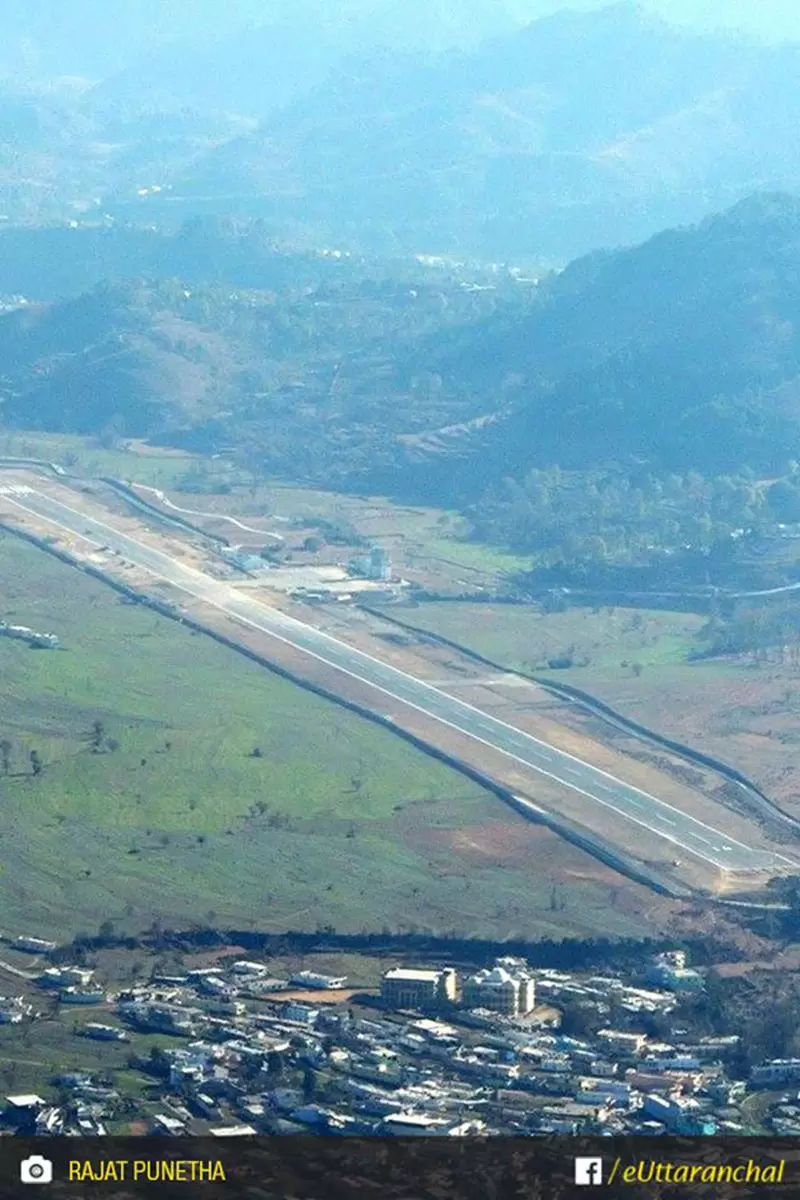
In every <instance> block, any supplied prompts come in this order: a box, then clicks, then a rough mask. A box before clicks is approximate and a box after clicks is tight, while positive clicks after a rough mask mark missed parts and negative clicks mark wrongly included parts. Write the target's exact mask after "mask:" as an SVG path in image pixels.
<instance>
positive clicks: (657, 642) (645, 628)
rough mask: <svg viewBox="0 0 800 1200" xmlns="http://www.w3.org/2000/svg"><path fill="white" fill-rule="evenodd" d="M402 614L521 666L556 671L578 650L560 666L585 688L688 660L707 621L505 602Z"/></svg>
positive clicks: (427, 607)
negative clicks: (554, 663) (552, 666)
mask: <svg viewBox="0 0 800 1200" xmlns="http://www.w3.org/2000/svg"><path fill="white" fill-rule="evenodd" d="M397 615H398V616H399V617H401V618H402V619H406V620H408V621H409V622H411V623H412V624H414V625H418V626H419V627H420V628H423V629H428V630H430V631H431V632H432V633H438V634H440V635H441V636H443V637H447V638H450V639H451V640H453V641H456V642H460V643H461V644H462V645H465V646H467V647H469V648H470V649H472V650H475V651H476V652H477V653H478V654H483V655H485V656H486V657H487V658H491V659H493V660H494V661H496V662H499V663H502V664H503V665H504V666H507V667H509V668H510V669H513V670H520V671H527V672H529V673H530V672H543V673H548V666H547V663H548V660H549V659H551V658H556V657H558V656H560V655H566V654H571V655H572V656H573V657H574V659H575V661H576V663H581V664H582V665H580V666H575V667H573V668H571V669H568V670H559V671H558V672H557V677H558V678H559V679H560V678H564V679H565V680H568V681H570V682H574V683H576V684H577V685H578V686H580V684H581V681H585V682H587V683H588V682H589V681H590V680H591V679H593V678H594V679H606V678H615V677H620V676H621V677H625V676H629V675H630V674H631V672H632V670H633V664H634V663H637V664H639V665H640V666H641V668H642V671H643V672H644V671H645V670H646V671H648V672H650V671H652V670H655V669H664V668H668V667H674V666H676V665H679V664H681V663H685V662H686V660H687V655H688V654H689V653H690V651H691V650H692V649H696V648H697V647H698V645H699V644H700V643H699V641H698V634H699V632H700V630H701V629H702V627H703V625H704V624H705V620H704V618H703V617H700V616H697V615H696V614H694V613H672V612H662V611H657V610H639V609H624V608H613V609H608V608H604V609H602V610H593V609H588V608H575V609H571V610H570V611H568V612H562V613H543V612H540V611H539V610H538V609H537V608H534V607H533V606H527V605H526V606H521V607H516V606H512V605H504V604H459V603H435V604H422V605H418V606H415V607H411V608H408V609H402V608H398V609H397ZM623 664H626V665H623ZM550 673H552V672H550Z"/></svg>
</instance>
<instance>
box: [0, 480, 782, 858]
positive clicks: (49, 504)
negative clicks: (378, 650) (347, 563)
mask: <svg viewBox="0 0 800 1200" xmlns="http://www.w3.org/2000/svg"><path fill="white" fill-rule="evenodd" d="M5 492H6V496H5V502H6V503H7V504H11V505H14V506H16V507H18V508H19V509H21V510H23V511H26V512H29V513H33V514H35V515H36V516H38V517H44V518H45V519H46V520H48V521H50V522H51V523H52V524H54V525H56V526H57V527H59V528H60V529H62V530H63V531H66V532H68V533H70V534H71V535H72V536H75V535H77V536H79V537H82V538H83V539H84V540H85V541H86V542H88V543H90V544H92V545H95V546H98V547H100V546H106V547H109V548H110V549H112V550H116V551H118V552H119V553H120V554H121V555H122V556H123V558H124V559H126V560H128V561H130V562H133V563H135V564H136V565H137V566H138V567H140V568H144V569H146V570H147V571H149V572H151V573H152V574H153V575H155V576H157V577H158V578H160V579H164V580H167V581H169V583H171V584H172V585H173V586H175V587H177V588H179V589H180V590H182V591H184V592H186V593H188V594H189V595H191V596H194V597H195V598H197V599H201V600H204V601H206V602H208V603H210V604H212V605H214V607H216V608H217V609H220V610H221V611H223V612H225V613H227V614H228V615H229V616H232V617H236V618H238V619H239V620H240V621H243V622H244V623H245V624H247V625H250V626H252V627H253V628H255V629H259V630H261V631H262V632H263V633H265V634H268V635H269V636H270V637H273V638H275V639H276V640H278V641H281V642H284V643H286V644H288V645H291V646H294V647H296V648H298V649H301V650H303V651H305V652H306V653H307V654H309V655H312V656H313V657H314V658H317V659H318V660H320V661H322V662H324V663H327V664H328V665H329V666H332V667H335V668H337V669H338V670H340V671H342V672H344V673H345V674H347V675H349V676H350V677H351V678H354V679H357V680H359V681H361V682H362V683H365V684H368V685H369V686H371V687H372V688H374V689H375V690H376V691H378V692H381V693H383V694H384V695H385V696H387V697H389V698H392V699H396V700H399V701H402V702H403V704H406V705H408V706H410V707H412V708H414V709H416V710H417V711H419V712H421V713H424V714H425V715H426V716H428V717H429V718H433V719H435V720H437V721H439V722H441V723H442V724H445V725H448V726H450V727H451V728H453V729H456V730H458V731H459V732H460V733H463V734H467V735H468V736H469V737H471V738H472V739H474V740H475V741H477V742H481V743H483V744H484V745H486V746H488V747H490V748H491V749H492V750H495V751H500V752H502V753H503V754H505V755H506V756H507V757H508V758H510V759H512V760H514V761H515V762H517V763H520V764H522V765H524V766H525V767H528V768H531V769H533V770H534V771H535V772H537V773H538V774H540V775H543V776H545V777H547V778H548V779H551V780H554V781H556V782H558V783H560V784H563V785H565V786H566V787H568V788H571V789H572V790H573V791H575V792H579V793H580V794H581V795H583V796H586V797H587V798H588V799H590V800H591V801H593V802H594V803H596V804H598V805H600V806H602V807H603V808H607V809H611V810H613V811H614V812H615V813H618V814H620V815H622V816H623V817H625V818H626V819H627V820H629V821H631V822H633V823H634V824H635V825H639V826H642V827H644V828H645V829H648V830H650V831H651V832H652V833H656V834H658V835H659V836H660V837H662V838H664V839H665V840H666V841H667V842H670V843H672V846H673V847H674V848H675V850H674V851H673V852H676V851H677V856H680V852H688V853H690V854H692V855H694V856H695V857H697V858H700V859H703V860H704V861H705V862H707V863H712V864H713V865H714V866H716V867H719V868H721V869H723V870H731V871H764V870H766V871H769V870H779V869H781V868H786V867H787V866H789V865H791V864H792V863H793V859H790V858H788V857H785V856H783V855H781V854H777V853H773V852H771V851H768V850H763V849H758V848H756V847H752V846H748V845H745V844H744V843H743V842H740V841H737V840H736V839H735V838H733V837H730V836H729V835H727V834H726V833H724V832H722V831H721V830H719V829H715V828H713V827H712V826H710V825H707V824H705V823H704V822H702V821H699V820H697V819H696V818H694V817H692V816H689V815H688V814H687V813H685V812H682V811H681V810H680V809H678V808H674V807H673V806H672V805H671V804H668V803H667V802H666V801H664V800H660V799H659V798H658V797H657V796H653V795H650V794H649V793H648V792H645V791H642V790H641V789H639V788H636V787H633V786H632V785H631V784H628V783H625V782H623V781H622V780H620V779H617V778H616V777H615V776H613V775H611V774H609V773H608V772H606V771H602V770H601V769H600V768H599V767H595V766H592V765H591V764H589V763H587V762H584V761H583V760H582V759H579V758H576V757H575V756H574V755H572V754H568V753H567V752H566V751H564V750H559V749H557V748H556V747H555V746H551V745H549V744H548V743H547V742H543V741H541V740H540V739H539V738H536V737H534V736H533V735H531V734H528V733H524V732H522V730H519V729H515V728H514V727H513V726H511V725H508V724H506V723H505V722H504V721H501V720H499V719H498V718H497V717H493V716H490V715H489V714H488V713H485V712H482V711H481V710H480V709H478V708H475V707H473V706H472V705H470V704H467V703H465V702H464V701H463V700H459V699H458V698H457V697H455V696H451V695H448V694H447V692H445V691H443V690H442V688H441V685H439V686H436V685H434V684H431V683H428V682H425V681H423V680H421V679H416V678H415V677H414V676H412V675H408V674H407V673H406V672H404V671H401V670H399V669H398V668H397V667H393V666H390V665H389V664H388V663H385V662H382V661H381V660H380V659H377V658H374V657H372V656H371V655H369V654H366V653H364V652H363V651H361V650H356V649H355V648H353V647H352V646H349V645H347V644H346V643H344V642H341V641H338V640H337V639H336V638H334V637H332V636H331V635H330V634H327V633H324V632H323V631H321V630H319V629H315V628H313V627H312V626H310V625H306V624H304V623H303V622H301V621H297V620H295V619H294V618H292V617H289V616H287V615H286V614H285V613H280V612H277V611H275V610H274V609H270V608H267V607H266V606H265V605H263V604H260V603H259V602H258V601H257V600H254V599H253V598H252V597H250V596H248V595H246V594H243V593H238V592H235V591H234V589H233V588H231V587H230V586H229V585H227V584H225V583H221V582H220V581H219V580H215V579H212V578H211V577H210V576H209V575H206V574H204V573H203V572H201V571H197V570H194V569H193V568H191V567H188V566H186V565H185V564H184V563H182V562H180V561H177V560H175V559H173V558H171V557H170V556H169V555H168V554H166V553H165V552H163V551H161V550H156V549H154V548H153V547H151V546H148V545H146V544H144V543H143V542H140V541H139V540H138V539H135V538H132V537H130V536H128V535H127V534H124V533H121V532H119V531H118V530H117V529H115V528H114V526H113V525H110V524H108V523H106V522H105V521H101V520H96V519H95V518H93V517H89V516H87V515H86V514H85V513H82V512H80V511H79V510H78V509H76V508H72V507H71V506H70V505H67V504H65V503H61V502H60V501H58V500H55V499H54V498H52V497H51V496H48V495H46V494H45V493H42V492H39V491H38V490H27V489H26V490H25V491H22V490H19V491H17V492H16V493H15V494H9V492H10V489H8V488H6V489H5ZM386 707H387V709H388V708H390V705H387V706H386ZM797 865H798V866H800V864H797Z"/></svg>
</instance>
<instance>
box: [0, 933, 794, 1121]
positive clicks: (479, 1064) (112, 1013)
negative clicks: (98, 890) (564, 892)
mask: <svg viewBox="0 0 800 1200" xmlns="http://www.w3.org/2000/svg"><path fill="white" fill-rule="evenodd" d="M10 945H11V946H12V948H13V949H14V950H16V951H21V952H23V953H25V954H31V955H36V956H37V958H36V960H35V961H36V962H47V961H48V959H49V958H50V956H51V955H52V952H53V951H54V950H55V949H56V947H55V946H54V945H53V943H50V942H45V941H42V940H41V939H38V938H31V937H21V938H16V939H13V940H12V941H11V943H10ZM53 957H54V958H56V959H57V957H58V956H53ZM51 961H53V959H51ZM4 965H5V967H6V970H14V969H13V968H9V967H8V964H4ZM274 971H275V966H274V962H273V963H272V964H268V963H265V962H259V961H250V960H247V959H239V958H235V957H233V956H231V957H230V958H229V959H228V960H225V961H220V962H219V963H217V964H215V965H212V966H207V967H205V966H204V967H202V968H198V969H195V970H187V971H186V972H185V973H175V974H173V973H168V974H164V973H154V974H153V976H152V978H151V979H150V980H149V981H148V982H142V983H137V984H136V985H135V986H131V987H129V988H127V989H126V990H122V991H114V990H111V989H109V988H107V987H105V986H104V985H103V984H102V983H101V982H99V981H98V979H97V973H96V971H95V970H94V969H91V968H88V967H84V966H80V965H65V964H64V963H61V962H59V961H55V962H54V965H49V966H44V967H43V968H42V969H41V970H40V971H39V972H38V973H30V974H28V973H24V972H22V971H21V970H17V971H16V973H17V975H19V976H23V975H24V977H25V979H26V980H27V981H28V982H29V983H30V984H31V985H32V992H31V994H32V996H33V1001H31V998H30V995H29V996H28V998H27V999H26V998H24V997H22V996H16V997H15V996H7V997H4V998H2V999H0V1023H2V1024H12V1025H13V1024H22V1023H26V1022H27V1023H30V1025H31V1030H32V1040H33V1041H35V1032H36V1025H37V1022H39V1021H41V1020H42V1019H43V1016H44V1014H43V1013H42V1012H40V1011H39V1005H37V1003H36V996H37V995H41V996H42V998H43V1000H45V999H47V998H49V999H50V1002H51V1005H52V1002H53V1001H54V1000H55V1001H57V1005H58V1010H59V1012H61V1013H63V1012H67V1011H68V1010H70V1009H71V1010H72V1011H73V1012H74V1013H76V1014H78V1013H81V1015H82V1016H83V1017H85V1018H86V1019H85V1020H76V1022H75V1025H74V1028H73V1034H72V1036H74V1037H76V1038H86V1039H91V1040H94V1041H100V1042H121V1043H128V1044H129V1046H130V1054H129V1058H128V1066H127V1069H126V1071H125V1072H124V1077H125V1078H126V1079H130V1078H135V1079H137V1080H138V1082H139V1083H140V1084H141V1085H142V1086H140V1087H137V1088H136V1089H133V1088H131V1093H130V1094H127V1092H126V1090H125V1089H124V1088H123V1087H122V1086H121V1085H120V1083H119V1082H118V1081H117V1082H114V1080H113V1078H105V1077H104V1076H103V1075H102V1074H98V1073H92V1072H90V1071H67V1072H62V1073H60V1074H57V1075H56V1076H55V1077H54V1078H53V1079H52V1081H51V1086H49V1087H48V1089H46V1090H47V1095H38V1094H26V1093H22V1094H9V1095H7V1096H5V1099H4V1105H3V1111H2V1123H3V1127H4V1132H5V1133H7V1134H17V1135H20V1136H29V1135H32V1134H48V1135H54V1134H55V1135H71V1136H103V1135H106V1134H108V1133H110V1132H120V1131H122V1129H123V1126H122V1124H121V1122H122V1121H123V1120H124V1122H126V1123H127V1126H126V1127H128V1128H134V1127H135V1129H136V1130H137V1131H139V1132H142V1133H150V1134H157V1135H163V1136H176V1135H182V1134H187V1133H188V1134H209V1135H212V1136H214V1137H235V1136H250V1135H253V1134H256V1133H272V1134H289V1133H298V1132H305V1133H317V1134H321V1135H326V1136H330V1135H347V1134H360V1135H391V1136H402V1135H406V1136H407V1135H414V1136H451V1137H471V1136H481V1137H488V1136H498V1135H503V1134H506V1135H508V1134H514V1135H529V1136H538V1135H546V1134H579V1133H583V1134H599V1133H602V1134H607V1135H612V1134H615V1135H616V1134H651V1135H659V1134H664V1133H674V1134H685V1135H712V1134H717V1133H718V1134H738V1133H745V1132H752V1128H751V1125H750V1123H749V1122H748V1119H747V1117H746V1115H745V1112H746V1102H747V1100H748V1098H749V1097H751V1096H752V1095H753V1093H754V1092H757V1091H760V1090H764V1089H772V1090H773V1091H776V1092H781V1091H782V1090H783V1089H785V1094H783V1095H779V1094H776V1095H775V1096H774V1097H770V1104H769V1107H768V1109H767V1111H766V1116H765V1117H763V1118H762V1120H763V1121H764V1122H765V1124H766V1126H767V1127H768V1128H771V1129H772V1130H773V1131H774V1132H775V1133H776V1134H781V1135H789V1134H791V1135H795V1134H800V1094H799V1093H796V1092H794V1091H793V1089H794V1088H795V1087H799V1086H800V1059H788V1060H774V1061H768V1062H764V1063H762V1064H759V1065H758V1066H756V1067H755V1068H753V1069H752V1070H751V1072H750V1074H749V1077H748V1078H746V1079H743V1078H736V1077H735V1071H732V1070H731V1065H732V1064H734V1063H735V1062H736V1061H737V1050H738V1042H739V1039H738V1037H737V1036H733V1035H732V1036H717V1037H709V1036H697V1035H696V1034H694V1033H693V1032H692V1030H691V1029H690V1028H689V1027H688V1026H687V1025H685V1024H684V1023H682V1022H681V1019H680V1015H679V1014H680V1005H681V1001H682V999H683V998H685V997H686V996H687V995H689V994H691V993H698V992H701V991H702V990H703V989H704V987H705V979H704V974H703V972H701V971H699V970H695V969H693V968H691V967H690V966H688V965H687V962H686V956H685V954H684V953H683V952H682V951H679V950H674V951H668V952H665V953H661V954H659V955H657V956H656V957H654V958H653V959H652V960H650V961H649V962H647V963H645V964H643V966H642V968H641V970H640V972H638V974H637V975H636V977H635V978H622V977H620V976H619V975H617V974H608V975H591V974H582V973H580V972H572V971H570V972H567V971H560V970H551V969H535V970H534V969H531V968H530V967H529V966H528V965H527V963H526V962H525V961H523V960H521V959H518V958H508V957H506V958H499V959H498V960H497V961H496V962H495V964H494V966H492V967H487V968H484V969H481V970H476V971H474V972H472V973H465V972H460V971H458V970H456V969H454V968H452V967H448V966H424V967H420V966H405V965H401V964H399V965H397V966H395V967H392V968H390V969H388V970H387V971H385V973H384V974H383V977H382V979H381V984H380V988H379V989H378V988H374V989H364V991H363V992H361V991H358V990H356V991H353V990H352V988H348V987H347V982H348V981H347V979H346V978H343V977H338V978H337V977H333V976H328V975H325V974H322V973H320V972H315V971H308V970H301V971H298V972H295V973H294V974H289V975H288V977H286V978H276V977H275V975H274ZM576 1005H578V1006H580V1010H581V1011H582V1012H584V1013H590V1014H593V1015H594V1016H595V1017H597V1018H599V1019H600V1028H598V1029H597V1031H596V1032H594V1033H592V1034H582V1035H579V1034H578V1033H576V1032H575V1031H572V1032H568V1031H567V1030H565V1029H563V1028H562V1025H563V1024H564V1020H563V1017H564V1013H565V1012H566V1011H567V1010H568V1009H570V1008H571V1007H572V1008H574V1006H576ZM654 1018H658V1021H659V1028H662V1029H668V1030H669V1033H668V1036H663V1037H659V1038H656V1037H654V1036H652V1033H651V1034H650V1035H648V1033H646V1032H644V1028H645V1027H646V1028H649V1029H651V1030H652V1027H653V1023H654ZM141 1034H159V1035H162V1036H161V1038H160V1041H161V1043H162V1044H161V1045H159V1046H151V1047H150V1050H149V1052H148V1053H147V1054H142V1053H141V1052H139V1051H138V1050H137V1049H136V1041H137V1037H138V1036H139V1035H141ZM739 1061H741V1060H739ZM43 1090H45V1089H43ZM134 1091H135V1094H134Z"/></svg>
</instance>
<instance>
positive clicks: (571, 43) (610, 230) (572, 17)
mask: <svg viewBox="0 0 800 1200" xmlns="http://www.w3.org/2000/svg"><path fill="white" fill-rule="evenodd" d="M798 79H800V47H793V46H786V47H780V48H772V47H765V46H761V45H757V44H755V43H752V42H748V41H746V40H744V39H741V38H735V37H729V36H722V35H716V36H712V35H700V34H694V33H691V32H687V31H685V30H679V29H673V28H671V27H669V26H667V25H666V24H664V23H663V22H661V21H658V20H656V19H654V18H652V17H650V16H648V15H646V14H645V13H644V12H643V11H642V10H641V9H638V8H637V7H636V6H634V5H630V4H621V5H614V6H612V7H610V8H608V9H603V10H601V11H597V12H590V13H570V12H563V13H559V14H556V15H554V16H552V17H547V18H544V19H542V20H540V21H537V22H535V23H534V24H532V25H529V26H527V27H525V28H523V29H521V30H518V31H516V32H513V33H511V34H509V35H507V36H504V37H499V38H495V39H492V40H491V41H489V42H486V43H484V44H483V45H481V46H480V47H478V48H477V49H475V50H473V51H471V52H469V53H466V52H459V53H450V54H448V55H446V56H444V57H440V58H438V59H437V60H435V61H429V62H428V63H421V62H420V61H419V60H417V59H415V58H413V57H408V56H403V55H388V54H384V55H378V56H376V57H373V58H372V59H367V60H362V61H353V60H350V61H349V62H348V63H347V65H346V67H342V68H339V69H338V70H336V71H334V72H333V73H332V74H331V75H330V76H329V77H328V79H327V80H326V81H325V82H323V83H321V84H319V85H317V86H316V87H315V88H313V89H312V90H311V91H310V92H309V94H307V95H305V96H302V97H300V98H299V99H297V100H296V101H295V102H294V103H292V104H290V105H289V106H288V107H286V108H285V109H283V110H282V111H281V112H280V113H279V114H277V115H275V116H273V117H271V118H268V119H267V120H266V121H265V122H264V123H263V125H262V128H261V129H260V130H259V131H258V132H256V133H254V134H252V135H249V136H246V137H243V138H242V139H239V140H236V141H231V142H228V143H227V144H226V145H225V146H224V147H222V148H221V149H219V150H216V151H214V152H212V154H211V155H210V156H208V157H207V158H206V160H205V161H204V162H202V163H200V164H199V165H198V166H197V167H196V168H193V169H192V171H191V172H189V173H188V174H187V175H186V176H185V177H184V179H183V180H182V181H177V182H176V191H177V192H181V191H183V192H184V193H185V194H186V195H187V197H188V196H193V197H195V198H197V197H198V196H202V197H204V198H205V200H206V201H207V202H211V203H212V204H213V201H214V197H215V196H218V197H221V198H224V197H226V196H227V197H229V198H230V194H231V192H234V193H237V194H238V195H239V198H240V199H241V198H242V197H244V196H246V195H249V196H250V197H251V198H252V199H253V200H254V202H256V203H260V204H261V205H262V207H263V211H264V213H265V214H267V215H268V216H269V217H270V218H271V219H274V220H277V221H282V220H289V219H290V218H294V219H300V220H302V221H307V222H308V223H309V224H311V225H312V226H314V227H315V228H317V229H319V230H322V231H323V236H324V235H325V234H327V236H328V237H329V239H331V240H333V241H335V242H341V243H342V244H345V245H351V246H356V247H360V248H363V247H364V246H367V247H370V248H372V249H376V250H384V251H385V250H386V249H387V248H389V247H402V248H403V249H405V250H415V249H416V250H425V251H431V252H437V251H440V252H449V253H459V252H462V253H464V252H467V253H474V254H477V255H482V256H483V257H490V258H498V257H499V258H503V259H510V260H511V261H515V260H517V261H518V260H520V259H523V260H524V259H526V258H542V257H550V258H551V259H556V260H558V259H564V258H569V257H573V256H574V255H575V254H576V253H582V252H586V251H588V250H590V249H592V248H594V247H595V246H597V245H598V244H604V243H614V242H620V241H621V242H626V241H628V242H630V241H635V240H638V239H640V238H641V237H643V236H647V235H648V234H649V233H652V232H655V231H656V230H657V229H658V228H663V227H664V226H665V225H669V224H675V223H679V222H682V221H687V220H695V219H699V218H700V217H701V216H703V215H704V214H705V213H706V212H708V211H712V210H713V208H714V207H721V206H723V205H725V204H728V203H730V202H732V201H733V200H736V199H738V198H739V197H741V196H743V195H746V194H748V193H749V192H751V191H752V190H753V188H754V186H762V187H770V186H775V187H789V186H794V184H795V183H797V184H800V146H798V144H797V141H796V139H791V138H789V137H788V136H787V134H788V133H789V131H790V130H791V129H792V128H794V127H795V125H796V121H797V119H798V118H800V85H798ZM621 81H624V83H621ZM234 202H235V201H234ZM131 211H136V210H135V209H133V210H131ZM153 211H156V212H157V211H158V205H157V203H156V205H155V206H153V205H151V204H150V203H149V202H148V204H147V205H145V206H143V207H142V212H153Z"/></svg>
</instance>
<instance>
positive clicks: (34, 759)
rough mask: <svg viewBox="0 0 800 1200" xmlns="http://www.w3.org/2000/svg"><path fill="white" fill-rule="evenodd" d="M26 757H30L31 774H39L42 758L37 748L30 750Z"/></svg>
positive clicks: (41, 767)
mask: <svg viewBox="0 0 800 1200" xmlns="http://www.w3.org/2000/svg"><path fill="white" fill-rule="evenodd" d="M28 757H29V759H30V764H31V771H32V773H33V775H34V776H36V775H41V773H42V770H43V766H42V760H41V758H40V756H39V752H38V750H31V752H30V754H29V756H28Z"/></svg>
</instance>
